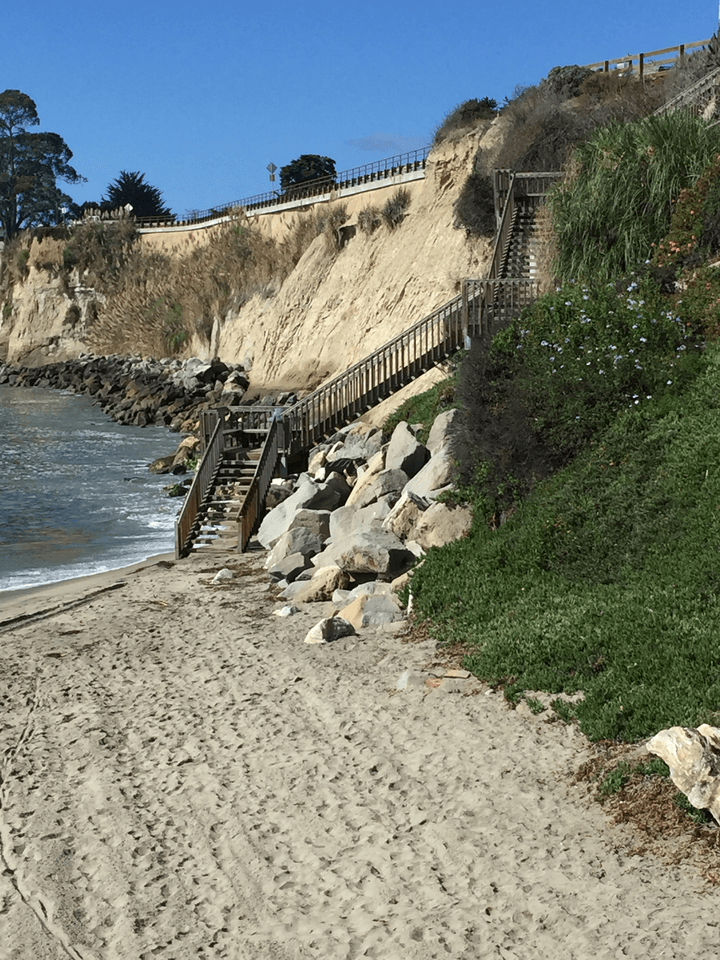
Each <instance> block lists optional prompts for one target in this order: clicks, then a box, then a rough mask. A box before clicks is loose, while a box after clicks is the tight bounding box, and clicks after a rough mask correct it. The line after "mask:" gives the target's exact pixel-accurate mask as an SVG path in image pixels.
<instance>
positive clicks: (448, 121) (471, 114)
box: [433, 97, 498, 146]
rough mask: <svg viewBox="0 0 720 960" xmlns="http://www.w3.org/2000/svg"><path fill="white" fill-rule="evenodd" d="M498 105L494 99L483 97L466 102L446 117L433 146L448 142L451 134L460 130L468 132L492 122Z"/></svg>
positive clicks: (436, 134) (435, 136) (438, 129)
mask: <svg viewBox="0 0 720 960" xmlns="http://www.w3.org/2000/svg"><path fill="white" fill-rule="evenodd" d="M497 108H498V105H497V101H496V100H493V98H492V97H483V98H482V99H481V100H465V101H463V102H462V103H459V104H458V105H457V106H456V107H453V109H452V110H451V111H450V112H449V113H448V114H447V115H446V116H445V118H444V119H443V121H442V123H441V124H440V126H439V127H438V128H437V130H436V131H435V134H434V136H433V146H437V145H438V144H439V143H442V142H443V140H447V138H448V137H449V136H450V134H451V133H454V132H455V131H458V130H468V129H470V128H472V127H476V126H478V125H479V124H480V123H482V122H484V121H488V120H492V119H493V117H494V116H495V114H496V111H497Z"/></svg>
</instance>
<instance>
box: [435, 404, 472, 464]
mask: <svg viewBox="0 0 720 960" xmlns="http://www.w3.org/2000/svg"><path fill="white" fill-rule="evenodd" d="M463 443H464V440H463V428H462V414H461V413H460V411H459V410H446V411H445V412H444V413H440V414H438V416H437V417H435V421H434V422H433V425H432V427H431V428H430V435H429V436H428V442H427V448H428V450H429V451H430V453H431V454H432V456H433V457H434V456H435V454H436V453H439V452H440V450H448V451H449V452H450V453H451V454H453V455H454V456H456V457H460V456H461V454H462V449H461V448H462V446H463Z"/></svg>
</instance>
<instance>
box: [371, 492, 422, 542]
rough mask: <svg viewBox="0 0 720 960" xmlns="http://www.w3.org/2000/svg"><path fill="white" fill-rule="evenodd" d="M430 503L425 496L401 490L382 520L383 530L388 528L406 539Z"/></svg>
mask: <svg viewBox="0 0 720 960" xmlns="http://www.w3.org/2000/svg"><path fill="white" fill-rule="evenodd" d="M431 503H432V501H431V500H427V499H426V498H425V497H420V496H418V495H417V494H416V493H412V492H410V491H409V490H408V489H407V488H406V489H405V490H403V493H402V496H401V497H400V499H399V500H398V502H397V503H396V504H395V506H394V507H393V508H392V510H391V511H390V513H388V515H387V516H386V517H385V519H384V520H383V522H382V528H383V530H389V531H390V533H394V534H395V536H396V537H399V538H400V539H401V540H407V539H408V538H409V536H410V534H411V533H412V531H413V529H414V527H415V524H416V523H417V522H418V519H419V518H420V517H421V516H422V514H423V513H424V512H425V510H427V508H428V507H429V506H430V504H431Z"/></svg>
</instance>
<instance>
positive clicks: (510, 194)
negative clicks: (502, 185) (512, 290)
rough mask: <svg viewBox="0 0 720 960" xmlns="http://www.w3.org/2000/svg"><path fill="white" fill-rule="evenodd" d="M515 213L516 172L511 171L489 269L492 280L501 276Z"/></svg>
mask: <svg viewBox="0 0 720 960" xmlns="http://www.w3.org/2000/svg"><path fill="white" fill-rule="evenodd" d="M514 213H515V174H514V173H511V175H510V180H509V183H508V185H507V192H506V194H505V204H504V207H503V212H502V216H501V217H500V223H499V225H498V229H497V233H496V234H495V246H494V247H493V255H492V260H491V261H490V269H489V271H488V277H489V278H490V279H491V280H497V278H498V277H499V276H500V268H501V265H502V262H503V259H504V256H505V249H506V247H507V244H508V240H509V239H510V233H511V231H512V224H513V214H514Z"/></svg>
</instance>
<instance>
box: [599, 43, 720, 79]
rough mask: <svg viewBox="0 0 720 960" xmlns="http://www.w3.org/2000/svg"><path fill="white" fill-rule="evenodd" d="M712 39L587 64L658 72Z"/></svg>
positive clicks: (640, 72) (604, 68) (640, 73)
mask: <svg viewBox="0 0 720 960" xmlns="http://www.w3.org/2000/svg"><path fill="white" fill-rule="evenodd" d="M711 40H712V37H710V38H709V39H708V40H697V41H695V42H694V43H679V44H678V45H677V46H676V47H664V48H663V49H662V50H651V51H650V52H649V53H632V54H630V53H627V54H625V56H624V57H616V58H615V59H614V60H598V61H597V63H587V64H585V66H586V67H588V69H590V70H597V71H598V72H600V71H601V72H603V73H609V72H610V71H611V70H621V71H622V72H624V73H637V74H638V76H640V77H642V76H645V75H646V74H648V73H657V72H658V71H659V70H663V69H668V67H670V66H672V65H673V64H674V63H675V62H676V61H677V60H680V59H682V57H685V56H687V55H688V54H690V53H696V52H697V51H698V50H701V49H702V48H703V47H707V46H708V44H709V43H710V42H711Z"/></svg>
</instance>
